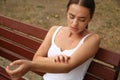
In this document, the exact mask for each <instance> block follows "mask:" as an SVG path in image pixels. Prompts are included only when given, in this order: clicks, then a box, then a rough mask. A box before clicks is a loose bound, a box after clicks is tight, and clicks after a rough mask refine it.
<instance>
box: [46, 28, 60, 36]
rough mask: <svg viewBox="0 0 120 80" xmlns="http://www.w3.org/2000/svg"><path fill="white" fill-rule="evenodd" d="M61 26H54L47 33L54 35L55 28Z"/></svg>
mask: <svg viewBox="0 0 120 80" xmlns="http://www.w3.org/2000/svg"><path fill="white" fill-rule="evenodd" d="M58 27H59V26H52V27H51V28H50V29H49V31H48V33H47V35H49V36H50V35H51V36H52V35H53V33H54V32H55V30H56V29H57V28H58Z"/></svg>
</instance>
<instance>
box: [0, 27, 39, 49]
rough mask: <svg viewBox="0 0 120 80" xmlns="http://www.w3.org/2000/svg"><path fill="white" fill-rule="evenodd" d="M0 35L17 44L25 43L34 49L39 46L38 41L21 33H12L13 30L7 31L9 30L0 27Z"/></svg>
mask: <svg viewBox="0 0 120 80" xmlns="http://www.w3.org/2000/svg"><path fill="white" fill-rule="evenodd" d="M6 33H7V34H6ZM0 36H3V37H5V38H7V39H10V40H12V41H15V42H17V43H19V44H23V45H25V46H27V47H29V48H32V49H35V50H37V49H38V47H39V46H40V42H39V43H38V42H36V41H33V40H31V39H28V38H26V37H24V36H22V35H18V34H16V33H14V31H9V30H5V29H2V28H0Z"/></svg>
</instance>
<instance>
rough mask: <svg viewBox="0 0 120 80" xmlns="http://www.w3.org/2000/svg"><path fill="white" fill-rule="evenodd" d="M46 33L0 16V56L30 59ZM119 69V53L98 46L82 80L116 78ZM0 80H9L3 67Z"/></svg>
mask: <svg viewBox="0 0 120 80" xmlns="http://www.w3.org/2000/svg"><path fill="white" fill-rule="evenodd" d="M46 34H47V30H45V29H43V28H39V27H35V26H32V25H28V24H25V23H22V22H19V21H16V20H13V19H10V18H7V17H5V16H0V56H1V57H4V58H5V59H8V60H10V61H14V60H17V59H29V60H31V59H32V57H33V55H34V53H35V52H36V50H37V49H38V47H39V46H40V44H41V42H42V41H43V39H44V37H45V35H46ZM119 71H120V53H119V54H118V53H116V52H112V51H110V50H106V49H103V48H99V51H98V52H97V54H96V56H95V59H94V60H93V61H92V63H91V65H90V67H89V69H88V72H87V74H86V76H85V79H84V80H117V78H118V74H119ZM38 74H40V73H38ZM40 75H41V74H40ZM0 80H10V77H9V76H8V75H7V74H6V72H5V70H4V68H3V67H0ZM20 80H24V79H22V78H21V79H20Z"/></svg>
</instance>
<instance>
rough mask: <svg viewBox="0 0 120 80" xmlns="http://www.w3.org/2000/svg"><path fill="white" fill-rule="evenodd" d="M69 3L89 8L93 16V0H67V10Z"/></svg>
mask: <svg viewBox="0 0 120 80" xmlns="http://www.w3.org/2000/svg"><path fill="white" fill-rule="evenodd" d="M71 4H79V5H81V6H84V7H86V8H88V9H89V10H90V15H91V18H92V17H93V14H94V12H95V2H94V0H69V2H68V5H67V11H68V9H69V7H70V5H71Z"/></svg>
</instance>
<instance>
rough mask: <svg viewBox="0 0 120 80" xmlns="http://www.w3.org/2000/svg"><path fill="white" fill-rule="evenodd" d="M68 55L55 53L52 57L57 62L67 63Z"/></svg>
mask: <svg viewBox="0 0 120 80" xmlns="http://www.w3.org/2000/svg"><path fill="white" fill-rule="evenodd" d="M69 59H70V57H69V56H66V55H57V56H55V58H54V61H55V62H59V63H68V61H69Z"/></svg>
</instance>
